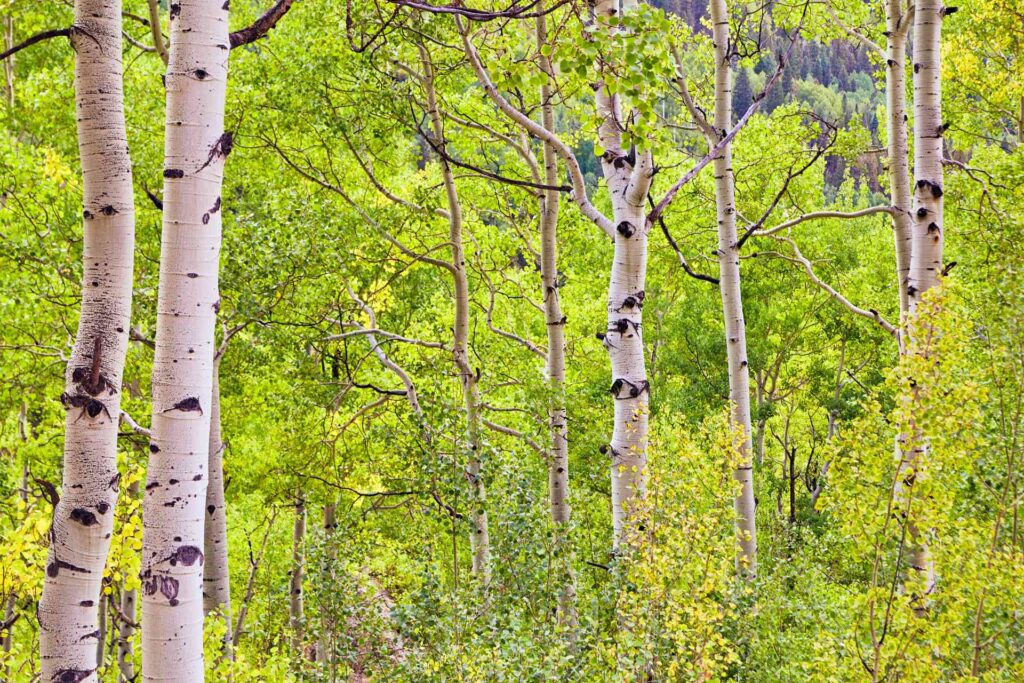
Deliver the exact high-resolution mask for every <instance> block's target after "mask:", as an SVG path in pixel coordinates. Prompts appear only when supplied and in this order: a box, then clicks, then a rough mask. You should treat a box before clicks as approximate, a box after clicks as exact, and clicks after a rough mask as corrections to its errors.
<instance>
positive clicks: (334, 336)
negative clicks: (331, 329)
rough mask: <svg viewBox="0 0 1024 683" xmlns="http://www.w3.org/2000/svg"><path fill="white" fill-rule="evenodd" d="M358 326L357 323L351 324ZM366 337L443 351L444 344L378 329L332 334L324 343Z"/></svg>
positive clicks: (361, 329) (325, 338) (362, 329)
mask: <svg viewBox="0 0 1024 683" xmlns="http://www.w3.org/2000/svg"><path fill="white" fill-rule="evenodd" d="M350 324H353V325H354V324H357V323H350ZM364 335H380V336H381V337H384V338H385V339H389V340H391V341H397V342H403V343H405V344H413V345H414V346H423V347H425V348H428V349H443V348H444V344H442V343H440V342H431V341H423V340H421V339H410V338H409V337H403V336H402V335H400V334H394V333H393V332H388V331H386V330H380V329H377V328H372V329H367V328H363V327H360V328H359V329H356V330H352V331H351V332H342V333H341V334H332V335H330V336H328V337H324V341H338V340H339V339H349V338H350V337H361V336H364Z"/></svg>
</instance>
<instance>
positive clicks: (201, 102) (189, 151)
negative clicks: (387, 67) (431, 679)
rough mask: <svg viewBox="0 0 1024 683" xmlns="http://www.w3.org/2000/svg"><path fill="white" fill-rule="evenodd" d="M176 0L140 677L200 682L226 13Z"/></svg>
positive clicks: (220, 7) (208, 0)
mask: <svg viewBox="0 0 1024 683" xmlns="http://www.w3.org/2000/svg"><path fill="white" fill-rule="evenodd" d="M227 7H228V5H227V3H224V2H222V0H179V2H178V3H176V4H175V5H174V8H176V9H172V18H171V53H170V64H169V66H168V69H167V79H166V81H167V125H166V140H165V161H164V178H165V180H164V194H163V203H164V207H163V239H162V243H161V249H160V286H159V293H158V301H157V332H156V351H155V354H154V358H153V427H152V432H153V436H152V443H151V445H150V452H151V455H150V460H149V470H148V473H147V484H146V491H145V496H144V500H143V520H144V528H143V547H142V574H141V576H142V586H143V590H142V674H143V679H144V680H146V681H161V683H163V682H166V681H182V682H183V683H184V682H186V681H187V682H188V683H200V682H201V681H202V680H203V675H204V670H203V600H202V587H203V562H204V554H203V550H202V549H203V547H204V540H203V537H204V517H205V505H206V485H207V467H208V461H209V439H210V415H211V405H210V404H211V397H212V380H213V357H214V326H215V322H216V313H217V309H218V308H219V305H220V304H219V295H218V286H217V279H218V268H219V259H220V244H221V210H220V209H221V184H222V178H223V169H224V159H225V158H226V157H227V154H228V153H229V152H230V150H231V135H230V134H229V133H225V132H224V102H225V95H226V84H227V63H228V45H229V39H228V23H227V22H228V10H227Z"/></svg>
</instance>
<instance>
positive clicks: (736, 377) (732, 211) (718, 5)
mask: <svg viewBox="0 0 1024 683" xmlns="http://www.w3.org/2000/svg"><path fill="white" fill-rule="evenodd" d="M710 9H711V24H712V40H713V41H714V46H715V117H714V128H715V130H716V132H718V131H721V132H720V133H718V134H720V135H721V134H724V132H725V131H727V130H729V128H730V127H731V126H732V69H731V68H730V66H729V13H728V8H727V7H726V4H725V0H711V8H710ZM717 142H718V141H717V140H708V144H709V145H714V144H716V143H717ZM714 170H715V208H716V213H717V217H718V264H719V273H720V274H719V290H720V292H721V295H722V312H723V315H724V320H725V342H726V354H727V356H728V362H729V401H730V403H731V413H730V415H731V419H730V423H731V425H730V426H731V428H732V429H733V430H735V433H736V441H735V449H736V464H735V467H734V469H733V477H734V478H735V479H736V481H737V483H738V484H739V493H738V494H737V495H736V500H735V504H734V506H735V508H736V537H737V543H738V549H737V554H736V569H737V572H738V573H739V575H740V576H741V577H743V578H747V579H751V578H753V577H755V576H756V575H757V531H756V529H755V524H754V515H755V508H754V506H755V503H754V482H753V469H754V466H753V461H752V457H751V444H750V373H749V368H748V367H747V331H746V322H745V321H744V319H743V298H742V295H741V291H740V252H739V247H738V245H737V234H736V187H735V181H734V179H733V175H732V151H731V149H730V145H726V146H725V147H723V148H722V150H721V152H720V153H719V154H718V155H717V156H716V157H715V159H714Z"/></svg>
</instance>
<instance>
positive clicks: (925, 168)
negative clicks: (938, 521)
mask: <svg viewBox="0 0 1024 683" xmlns="http://www.w3.org/2000/svg"><path fill="white" fill-rule="evenodd" d="M952 11H955V10H954V8H949V9H947V8H946V7H944V6H943V5H942V3H941V2H939V1H938V0H923V1H920V2H917V4H916V10H915V13H914V40H913V42H914V55H913V60H914V178H915V182H914V212H913V225H912V227H911V239H912V241H911V244H912V246H911V251H910V268H909V273H908V281H907V299H908V317H909V321H908V323H907V332H908V334H909V335H910V337H911V338H915V337H919V338H917V339H912V342H911V343H912V344H913V346H914V348H915V352H916V353H917V354H919V355H921V356H923V357H925V358H927V357H928V355H929V350H928V349H929V346H930V344H929V343H928V342H927V337H928V336H929V335H930V334H931V330H930V329H929V327H928V325H927V323H923V324H922V323H921V321H920V320H918V315H917V314H918V306H919V304H920V302H921V299H922V297H923V296H924V295H925V293H926V292H928V291H929V290H930V289H932V288H933V287H935V286H937V285H938V284H939V280H940V278H941V275H942V268H943V266H942V247H943V241H944V238H945V225H944V224H943V199H942V195H943V169H942V160H943V139H944V133H945V130H946V126H945V124H944V123H943V121H942V54H941V51H942V21H943V18H944V17H945V16H946V15H947V14H948V13H951V12H952ZM909 400H910V401H912V407H911V413H912V414H913V413H914V412H916V411H917V410H918V409H919V406H920V403H919V402H918V400H917V390H916V388H915V387H913V386H911V387H910V397H909ZM909 432H910V433H912V434H913V443H912V444H911V447H910V448H906V447H902V448H901V451H902V459H901V462H900V468H899V469H900V471H899V474H898V476H897V481H896V489H897V490H896V493H897V495H898V497H899V499H900V500H901V502H904V501H906V502H908V501H909V500H910V499H911V497H912V495H913V487H914V482H915V480H916V478H917V470H918V468H919V467H920V466H921V464H923V463H922V461H923V459H924V458H925V457H926V456H927V453H926V445H925V443H924V441H925V435H924V434H922V433H920V431H919V430H918V429H917V426H916V425H909ZM906 524H907V533H908V537H909V539H910V547H909V553H908V559H907V562H908V564H909V566H910V570H911V572H912V573H913V574H915V575H917V576H919V577H920V578H921V579H922V582H923V591H924V592H923V594H916V595H912V596H911V600H912V606H913V608H914V611H915V613H917V614H918V615H919V616H923V615H924V614H926V613H927V603H926V598H927V596H928V595H929V594H930V593H931V592H932V591H933V590H934V587H935V565H934V561H933V560H932V557H931V554H930V553H929V551H928V544H927V542H926V540H925V539H924V538H923V535H924V532H923V530H922V529H920V528H919V527H918V525H917V524H916V522H915V521H914V519H913V518H912V517H911V518H908V519H907V520H906Z"/></svg>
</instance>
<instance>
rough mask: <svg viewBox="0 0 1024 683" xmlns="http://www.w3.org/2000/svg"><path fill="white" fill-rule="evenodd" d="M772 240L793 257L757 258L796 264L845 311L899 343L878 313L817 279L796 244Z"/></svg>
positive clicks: (783, 239)
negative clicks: (784, 246) (873, 323)
mask: <svg viewBox="0 0 1024 683" xmlns="http://www.w3.org/2000/svg"><path fill="white" fill-rule="evenodd" d="M772 239H775V240H778V241H780V242H785V243H786V244H788V245H789V246H790V248H791V249H792V250H793V256H787V255H785V254H781V253H779V252H759V253H758V254H756V255H758V256H774V257H776V258H780V259H782V260H784V261H789V262H790V263H796V264H797V265H800V266H802V267H803V269H804V272H806V273H807V277H809V278H810V280H811V282H813V283H814V284H815V285H817V286H818V287H820V288H821V289H823V290H825V291H826V292H827V293H828V295H829V296H831V297H832V298H833V299H835V300H836V301H838V302H839V303H840V304H842V305H843V306H844V307H845V308H846V309H847V310H849V311H850V312H851V313H853V314H854V315H859V316H861V317H862V318H867V319H868V320H871V321H874V322H875V323H876V324H877V325H878V326H879V327H881V328H882V329H883V330H885V331H886V332H888V333H889V334H891V335H892V336H893V337H895V338H896V340H897V342H898V341H899V339H900V333H899V330H898V329H897V328H896V326H895V325H893V324H892V323H890V322H889V321H888V320H886V319H885V318H883V317H882V315H881V314H880V313H879V312H878V311H876V310H875V309H873V308H870V309H864V308H861V307H860V306H857V305H856V304H855V303H853V302H852V301H850V300H849V299H847V298H846V297H845V296H843V295H842V294H840V293H839V292H838V291H836V289H835V288H834V287H832V286H831V285H829V284H828V283H827V282H825V281H824V280H822V279H821V278H819V277H818V276H817V274H816V273H815V272H814V266H813V265H812V264H811V262H810V261H809V260H807V257H805V256H804V255H803V254H802V253H801V252H800V249H799V248H798V247H797V246H796V242H794V241H793V240H791V239H790V238H788V237H780V236H777V235H776V236H774V237H773V238H772Z"/></svg>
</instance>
